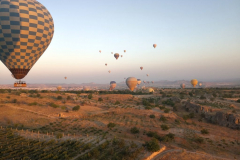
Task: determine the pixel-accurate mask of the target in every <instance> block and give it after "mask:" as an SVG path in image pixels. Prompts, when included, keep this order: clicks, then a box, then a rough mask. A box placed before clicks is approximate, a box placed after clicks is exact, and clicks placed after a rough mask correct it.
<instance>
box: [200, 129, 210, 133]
mask: <svg viewBox="0 0 240 160" xmlns="http://www.w3.org/2000/svg"><path fill="white" fill-rule="evenodd" d="M201 133H202V134H208V133H209V131H208V130H207V129H202V130H201Z"/></svg>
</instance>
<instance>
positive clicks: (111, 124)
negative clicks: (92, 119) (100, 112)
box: [107, 122, 116, 129]
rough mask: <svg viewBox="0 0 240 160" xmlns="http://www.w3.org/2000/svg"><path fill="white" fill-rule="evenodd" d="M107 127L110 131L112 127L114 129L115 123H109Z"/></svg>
mask: <svg viewBox="0 0 240 160" xmlns="http://www.w3.org/2000/svg"><path fill="white" fill-rule="evenodd" d="M107 126H108V128H110V129H112V128H113V127H115V126H116V124H115V123H111V122H110V123H108V125H107Z"/></svg>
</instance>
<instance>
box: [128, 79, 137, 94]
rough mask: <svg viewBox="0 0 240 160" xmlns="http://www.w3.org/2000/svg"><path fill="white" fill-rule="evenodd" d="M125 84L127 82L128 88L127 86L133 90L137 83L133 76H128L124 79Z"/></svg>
mask: <svg viewBox="0 0 240 160" xmlns="http://www.w3.org/2000/svg"><path fill="white" fill-rule="evenodd" d="M126 84H127V86H128V88H129V89H130V90H131V91H133V90H134V88H135V87H136V85H137V79H136V78H134V77H128V78H127V79H126Z"/></svg>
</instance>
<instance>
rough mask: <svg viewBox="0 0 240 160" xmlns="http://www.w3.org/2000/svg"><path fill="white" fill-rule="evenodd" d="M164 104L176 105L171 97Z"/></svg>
mask: <svg viewBox="0 0 240 160" xmlns="http://www.w3.org/2000/svg"><path fill="white" fill-rule="evenodd" d="M162 104H166V105H170V106H172V107H173V106H174V105H175V103H174V102H173V101H172V100H171V99H168V100H166V101H163V102H162Z"/></svg>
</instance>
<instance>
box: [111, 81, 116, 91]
mask: <svg viewBox="0 0 240 160" xmlns="http://www.w3.org/2000/svg"><path fill="white" fill-rule="evenodd" d="M116 86H117V83H116V82H115V81H111V82H110V90H113V89H114V88H115V87H116Z"/></svg>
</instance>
